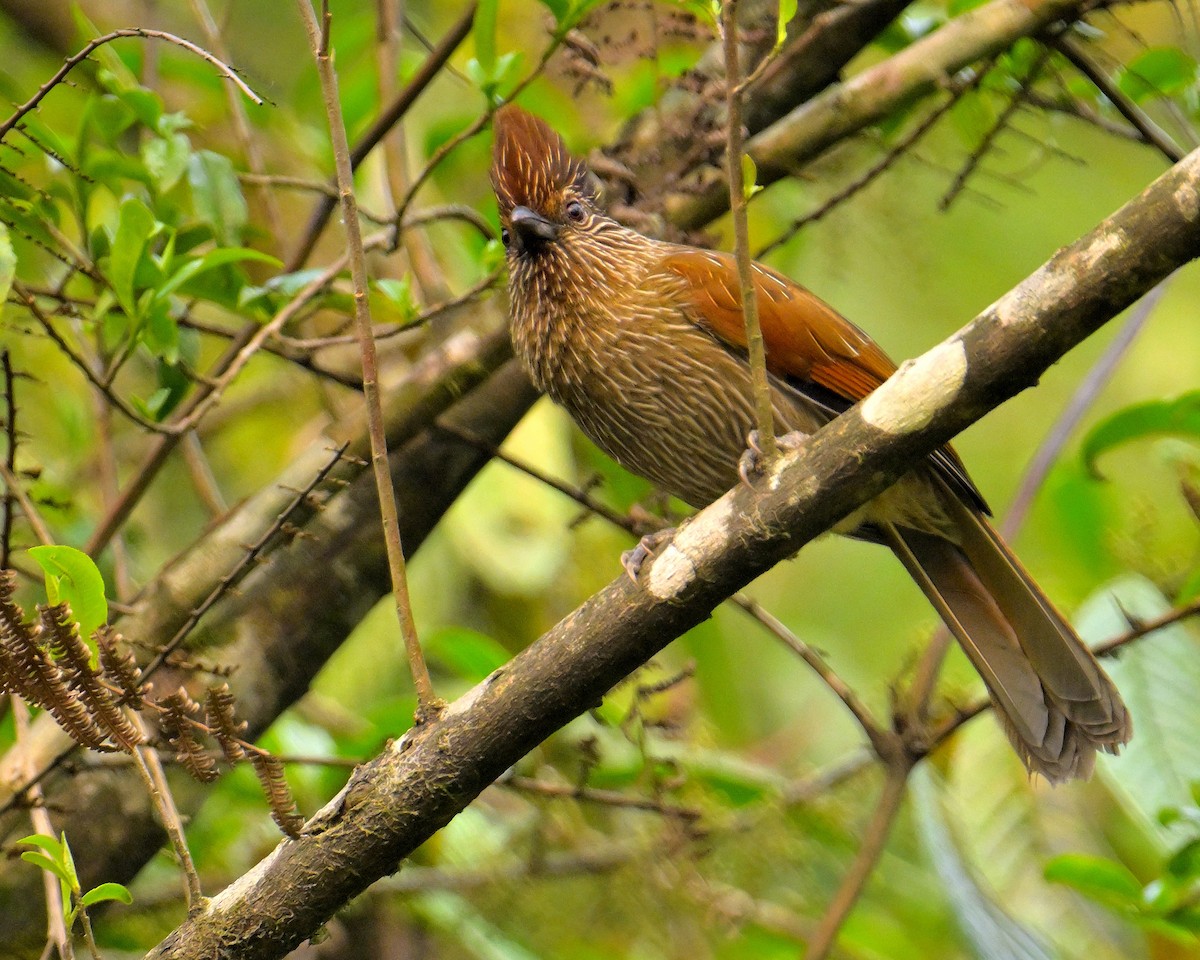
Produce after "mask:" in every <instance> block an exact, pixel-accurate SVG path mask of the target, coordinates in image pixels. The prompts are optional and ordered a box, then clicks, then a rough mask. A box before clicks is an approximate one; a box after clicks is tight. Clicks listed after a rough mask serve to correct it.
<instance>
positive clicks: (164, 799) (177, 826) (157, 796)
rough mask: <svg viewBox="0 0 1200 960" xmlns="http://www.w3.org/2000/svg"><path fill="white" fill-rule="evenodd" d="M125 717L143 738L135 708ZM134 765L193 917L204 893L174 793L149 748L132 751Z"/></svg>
mask: <svg viewBox="0 0 1200 960" xmlns="http://www.w3.org/2000/svg"><path fill="white" fill-rule="evenodd" d="M124 713H125V716H126V717H127V718H128V719H129V722H130V723H132V724H133V726H134V728H135V729H136V730H137V732H138V733H140V734H141V735H142V738H143V739H145V737H146V725H145V723H144V722H143V721H142V718H141V715H140V714H139V713H138V712H137V711H136V710H128V709H127V710H125V711H124ZM132 756H133V761H134V767H135V768H136V769H137V772H138V775H139V776H141V778H142V783H144V784H145V786H146V792H147V794H149V796H150V802H151V803H152V804H154V809H155V810H156V811H158V818H159V820H160V821H161V823H162V825H163V829H165V830H166V831H167V837H168V839H169V840H170V841H171V849H172V850H174V851H175V856H176V858H177V859H178V860H179V869H180V871H181V872H182V873H183V893H184V896H185V897H186V898H187V908H188V916H189V917H191V916H195V915H196V914H197V913H198V912H199V911H200V910H202V909H203V908H204V894H203V892H202V891H201V889H200V875H199V874H198V873H197V872H196V864H195V862H194V861H193V860H192V852H191V850H189V849H188V845H187V837H186V836H185V835H184V832H183V821H182V820H180V819H179V810H178V809H177V808H176V806H175V796H174V794H172V793H171V787H170V785H169V784H168V783H167V776H166V774H165V773H164V772H163V765H162V761H161V760H160V759H159V758H158V751H156V750H154V749H153V748H152V747H138V748H137V749H135V750H134V752H133V755H132Z"/></svg>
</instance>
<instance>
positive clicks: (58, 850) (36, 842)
mask: <svg viewBox="0 0 1200 960" xmlns="http://www.w3.org/2000/svg"><path fill="white" fill-rule="evenodd" d="M17 843H27V844H29V845H30V846H31V847H41V848H42V849H43V850H45V851H46V852H47V853H48V854H50V856H52V857H53V858H54V859H55V860H59V859H61V858H62V844H61V843H59V842H58V838H56V837H50V836H47V835H46V834H44V833H33V834H30V835H29V836H28V837H22V838H21V839H20V840H18V841H17Z"/></svg>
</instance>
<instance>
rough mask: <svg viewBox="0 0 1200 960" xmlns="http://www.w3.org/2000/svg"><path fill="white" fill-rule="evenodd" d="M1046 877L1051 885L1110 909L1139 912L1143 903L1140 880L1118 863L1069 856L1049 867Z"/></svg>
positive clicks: (1082, 855)
mask: <svg viewBox="0 0 1200 960" xmlns="http://www.w3.org/2000/svg"><path fill="white" fill-rule="evenodd" d="M1044 874H1045V877H1046V879H1047V880H1049V881H1050V882H1051V883H1061V884H1064V885H1065V886H1068V887H1071V888H1073V889H1075V890H1077V891H1079V892H1080V893H1082V894H1083V895H1084V896H1085V897H1087V898H1088V899H1090V900H1095V901H1096V902H1097V903H1102V904H1104V905H1105V906H1108V907H1115V908H1117V909H1119V910H1136V909H1137V908H1138V907H1139V906H1140V905H1141V902H1142V885H1141V884H1140V883H1138V879H1137V877H1135V876H1134V875H1133V874H1132V873H1131V872H1130V870H1129V868H1128V867H1126V866H1125V865H1124V864H1120V863H1117V862H1116V861H1115V860H1106V859H1105V858H1104V857H1093V856H1088V855H1085V854H1081V853H1068V854H1064V855H1063V856H1060V857H1055V858H1054V859H1053V860H1051V861H1050V862H1049V863H1047V864H1046V868H1045V871H1044Z"/></svg>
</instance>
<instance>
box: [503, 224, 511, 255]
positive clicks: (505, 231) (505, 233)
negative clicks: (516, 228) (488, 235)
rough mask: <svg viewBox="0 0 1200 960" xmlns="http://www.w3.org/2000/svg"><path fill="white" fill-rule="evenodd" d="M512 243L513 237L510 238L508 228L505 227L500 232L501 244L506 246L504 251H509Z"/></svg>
mask: <svg viewBox="0 0 1200 960" xmlns="http://www.w3.org/2000/svg"><path fill="white" fill-rule="evenodd" d="M511 241H512V237H510V236H509V233H508V227H503V228H501V230H500V242H501V243H502V244H504V249H505V250H507V249H508V245H509V243H510V242H511Z"/></svg>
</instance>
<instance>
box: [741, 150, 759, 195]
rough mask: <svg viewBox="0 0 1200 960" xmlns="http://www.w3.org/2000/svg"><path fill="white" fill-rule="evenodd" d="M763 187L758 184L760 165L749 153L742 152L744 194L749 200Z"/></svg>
mask: <svg viewBox="0 0 1200 960" xmlns="http://www.w3.org/2000/svg"><path fill="white" fill-rule="evenodd" d="M762 189H763V188H762V187H760V186H759V185H758V167H757V166H755V164H754V158H753V157H752V156H750V154H748V153H743V154H742V196H743V197H745V198H746V199H747V200H749V199H750V198H751V197H752V196H754V195H755V194H756V193H758V192H759V191H760V190H762Z"/></svg>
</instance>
